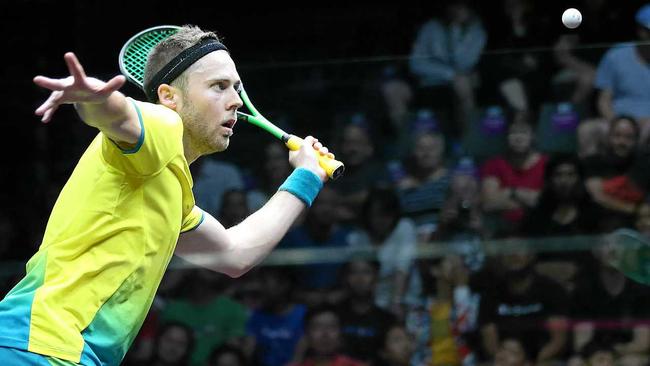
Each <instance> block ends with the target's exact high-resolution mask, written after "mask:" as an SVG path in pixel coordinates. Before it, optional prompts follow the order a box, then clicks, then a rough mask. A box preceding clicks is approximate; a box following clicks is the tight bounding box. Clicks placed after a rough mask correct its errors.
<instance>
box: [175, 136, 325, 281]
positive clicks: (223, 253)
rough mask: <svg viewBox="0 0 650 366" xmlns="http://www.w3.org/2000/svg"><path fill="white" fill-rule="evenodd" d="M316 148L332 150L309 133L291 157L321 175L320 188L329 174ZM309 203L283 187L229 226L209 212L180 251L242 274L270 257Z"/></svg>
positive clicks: (297, 164) (200, 262)
mask: <svg viewBox="0 0 650 366" xmlns="http://www.w3.org/2000/svg"><path fill="white" fill-rule="evenodd" d="M314 149H316V150H318V153H320V154H323V155H325V154H328V150H327V148H326V147H323V146H322V145H321V144H320V143H319V142H318V140H316V139H314V138H313V137H307V138H306V139H305V140H304V143H303V145H302V147H301V148H300V150H298V151H292V152H290V159H289V160H290V161H291V163H292V165H293V166H294V167H296V168H302V169H306V170H308V171H309V172H311V173H314V174H315V175H316V176H317V177H318V178H316V177H313V179H314V181H313V182H312V184H314V185H318V189H319V188H320V184H322V183H321V182H324V181H325V180H326V179H327V175H326V174H325V171H324V170H323V169H322V168H321V167H320V166H319V165H318V160H317V159H316V154H314V152H313V150H314ZM330 156H333V155H331V154H330ZM309 172H308V173H309ZM294 173H295V172H294ZM289 179H292V178H291V177H290V178H289ZM319 180H320V181H319ZM306 207H307V205H306V204H305V202H304V201H302V200H301V199H299V198H298V197H297V196H296V195H294V194H292V193H289V192H287V191H283V190H280V191H278V192H277V193H276V194H275V195H273V197H271V199H270V200H269V201H268V202H267V203H266V204H265V205H264V206H263V207H262V208H261V209H259V210H258V211H256V212H255V213H253V214H252V215H250V216H249V217H248V218H246V220H244V221H243V222H241V223H240V224H239V225H236V226H233V227H231V228H229V229H226V228H224V227H223V225H221V224H220V223H219V222H218V221H217V220H215V219H214V218H213V217H212V216H210V215H209V214H207V213H206V214H205V217H204V220H203V222H202V223H201V224H200V225H199V227H198V228H197V229H196V230H193V231H190V232H187V233H184V234H182V235H181V237H180V238H179V241H178V245H177V247H176V254H177V255H178V256H180V257H182V258H183V259H185V260H187V261H188V262H190V263H194V264H196V265H199V266H203V267H206V268H209V269H211V270H213V271H217V272H221V273H225V274H227V275H229V276H231V277H239V276H241V275H243V274H244V273H246V272H248V271H249V270H250V269H251V268H253V267H254V266H255V265H256V264H258V263H260V262H261V261H262V260H263V259H264V258H266V256H267V255H268V254H269V253H270V252H271V250H273V248H275V245H276V244H277V243H278V242H279V241H280V239H282V237H283V236H284V235H285V234H286V232H287V230H289V228H290V227H291V225H292V224H293V222H294V221H295V220H296V219H297V218H298V216H300V214H301V213H302V212H303V210H304V209H305V208H306Z"/></svg>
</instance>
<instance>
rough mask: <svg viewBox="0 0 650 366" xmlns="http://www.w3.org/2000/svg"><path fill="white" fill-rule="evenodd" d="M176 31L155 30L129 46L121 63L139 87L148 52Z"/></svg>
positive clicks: (142, 81)
mask: <svg viewBox="0 0 650 366" xmlns="http://www.w3.org/2000/svg"><path fill="white" fill-rule="evenodd" d="M176 32H177V30H176V29H173V30H155V31H152V32H149V33H145V34H142V35H141V36H140V37H138V38H137V39H135V40H134V41H133V43H132V44H130V45H129V46H128V47H127V48H126V50H125V52H124V59H123V60H122V62H123V63H124V66H125V68H126V70H127V71H128V72H129V73H130V74H131V76H132V77H133V78H134V79H135V80H137V81H138V83H139V84H140V85H142V84H143V83H144V69H145V67H146V66H147V57H148V56H149V52H151V50H152V49H153V48H154V47H156V46H157V45H158V44H159V43H160V42H161V41H162V40H164V39H165V38H167V37H169V36H170V35H172V34H174V33H176Z"/></svg>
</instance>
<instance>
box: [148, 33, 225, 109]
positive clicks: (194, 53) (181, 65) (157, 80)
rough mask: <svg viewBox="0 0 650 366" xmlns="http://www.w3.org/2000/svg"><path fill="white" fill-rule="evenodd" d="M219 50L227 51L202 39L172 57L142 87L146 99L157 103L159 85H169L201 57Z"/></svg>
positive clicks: (208, 39) (218, 43)
mask: <svg viewBox="0 0 650 366" xmlns="http://www.w3.org/2000/svg"><path fill="white" fill-rule="evenodd" d="M219 50H225V51H228V49H227V48H226V46H224V45H223V44H222V43H221V42H219V41H217V40H215V39H212V38H207V39H203V40H201V41H199V43H197V44H195V45H194V46H192V47H189V48H186V49H185V50H183V52H181V53H179V54H178V56H176V57H174V58H173V59H172V60H171V61H169V62H168V63H167V65H165V66H164V67H163V68H162V69H160V71H158V72H157V73H156V75H155V76H154V77H153V78H152V79H151V81H149V82H148V83H147V84H146V85H145V86H144V93H145V95H146V96H147V99H149V101H150V102H152V103H155V102H157V101H158V87H159V86H160V84H169V83H171V82H172V81H174V80H175V79H176V78H177V77H178V76H179V75H180V74H182V73H183V71H185V70H187V68H188V67H190V66H192V64H194V63H195V62H196V61H198V60H199V59H200V58H201V57H203V56H205V55H207V54H208V53H210V52H214V51H219Z"/></svg>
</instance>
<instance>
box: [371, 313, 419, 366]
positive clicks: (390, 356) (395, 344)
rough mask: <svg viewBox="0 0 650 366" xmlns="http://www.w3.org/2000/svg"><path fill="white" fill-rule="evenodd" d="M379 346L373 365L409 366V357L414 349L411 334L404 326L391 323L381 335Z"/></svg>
mask: <svg viewBox="0 0 650 366" xmlns="http://www.w3.org/2000/svg"><path fill="white" fill-rule="evenodd" d="M382 340H383V342H381V346H380V347H378V348H377V350H378V352H377V356H378V357H377V360H375V362H373V363H372V365H373V366H409V365H411V357H412V356H413V351H414V350H415V344H414V342H413V336H412V335H410V334H409V333H408V331H407V330H406V328H405V327H404V326H403V325H401V324H399V323H395V324H393V325H392V326H391V327H390V328H389V329H388V331H387V332H386V335H385V336H384V337H383V339H382Z"/></svg>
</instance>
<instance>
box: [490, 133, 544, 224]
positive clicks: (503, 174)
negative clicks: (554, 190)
mask: <svg viewBox="0 0 650 366" xmlns="http://www.w3.org/2000/svg"><path fill="white" fill-rule="evenodd" d="M532 143H533V129H532V126H531V125H529V124H527V123H524V122H515V123H513V124H511V125H510V127H509V128H508V152H507V153H506V154H505V156H499V157H496V158H493V159H490V160H488V161H487V162H486V163H485V164H484V165H483V167H482V169H481V177H482V183H481V199H482V202H483V209H484V211H485V212H486V213H491V214H497V215H493V216H497V217H499V218H500V219H501V220H499V221H502V222H503V225H499V226H503V227H504V228H508V230H514V229H516V228H517V227H518V225H519V223H520V222H521V220H522V219H523V217H524V212H525V210H526V209H527V208H530V207H534V206H535V204H536V203H537V199H538V197H539V193H540V191H541V189H542V186H543V184H544V168H545V167H546V161H547V160H548V158H547V157H546V156H545V155H544V154H542V153H540V152H539V151H537V150H535V148H534V147H533V144H532Z"/></svg>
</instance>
